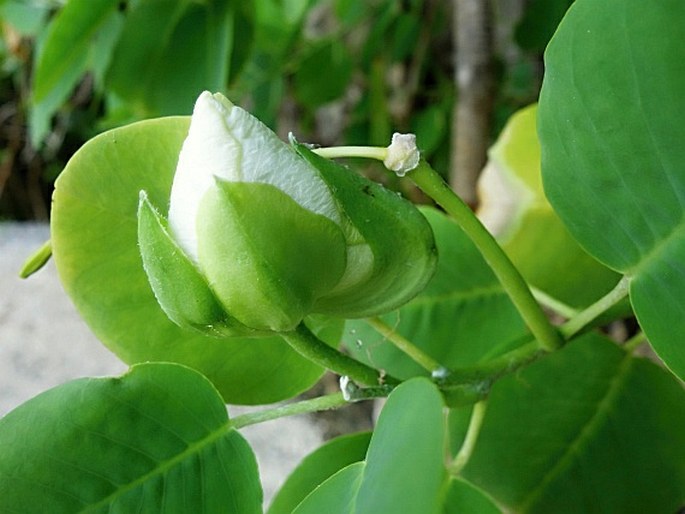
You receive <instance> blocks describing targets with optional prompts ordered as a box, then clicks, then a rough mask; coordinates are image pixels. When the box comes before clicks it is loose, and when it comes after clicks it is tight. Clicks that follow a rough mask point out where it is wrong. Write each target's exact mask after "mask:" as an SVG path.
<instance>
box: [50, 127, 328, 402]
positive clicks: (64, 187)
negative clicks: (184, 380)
mask: <svg viewBox="0 0 685 514" xmlns="http://www.w3.org/2000/svg"><path fill="white" fill-rule="evenodd" d="M188 123H189V119H188V118H166V119H159V120H151V121H145V122H140V123H137V124H134V125H129V126H127V127H122V128H119V129H115V130H112V131H110V132H106V133H104V134H101V135H99V136H97V137H96V138H94V139H92V140H91V141H89V142H88V143H87V144H86V145H84V146H83V148H81V149H80V150H79V151H78V152H77V153H76V154H75V155H74V157H73V158H72V159H71V160H70V162H69V163H68V164H67V167H66V168H65V170H64V172H63V173H62V174H61V175H60V177H59V178H58V180H57V181H56V184H55V193H54V197H53V207H52V217H51V228H52V244H53V255H54V258H55V264H56V265H57V270H58V272H59V274H60V277H61V279H62V283H63V285H64V288H65V290H66V291H67V293H68V294H69V295H70V296H71V298H72V300H73V301H74V303H75V305H76V307H77V308H78V310H79V312H80V313H81V315H82V316H83V318H84V319H85V320H86V322H87V323H88V324H89V325H90V327H91V329H92V330H93V331H94V332H95V334H96V335H97V336H98V337H99V338H100V339H101V340H102V341H103V342H104V343H105V344H106V345H107V346H108V347H109V348H110V349H111V350H112V351H113V352H114V353H116V354H117V355H118V356H119V357H120V358H122V359H123V360H124V361H126V362H128V363H135V362H144V361H159V360H163V361H172V362H179V363H182V364H185V365H188V366H190V367H192V368H195V369H198V370H200V371H201V372H202V373H204V374H205V375H206V376H207V377H208V378H209V379H210V380H211V381H212V382H213V383H214V384H215V385H216V387H217V389H219V391H220V392H221V394H222V395H223V396H224V399H225V400H226V401H227V402H231V403H269V402H274V401H278V400H281V399H285V398H289V397H292V396H294V395H296V394H298V393H300V392H301V391H303V390H305V389H307V388H309V387H310V386H311V385H312V384H313V383H314V382H315V381H316V380H317V379H318V378H319V377H320V376H321V373H322V371H323V370H322V369H321V368H320V367H319V366H316V365H314V364H312V363H310V362H309V361H307V360H305V359H303V358H302V357H300V356H299V355H298V354H297V353H295V352H294V351H293V350H291V349H290V347H289V346H288V344H287V343H286V342H285V341H283V340H282V339H281V338H278V337H272V338H264V339H238V338H221V339H217V338H213V337H209V336H203V335H201V334H197V333H195V332H193V331H189V330H184V329H181V328H179V327H178V326H176V325H175V324H174V323H172V322H171V321H170V320H169V319H168V318H167V316H166V315H165V314H164V312H163V311H162V310H161V308H160V307H159V304H158V303H157V300H156V299H155V296H154V294H153V292H152V289H151V288H150V285H149V283H148V279H147V276H146V274H145V271H144V269H143V264H142V259H141V256H140V252H139V250H138V241H137V240H138V237H137V217H136V213H137V203H138V194H139V192H140V191H141V190H145V191H146V192H147V193H148V196H149V198H150V201H151V202H152V203H153V204H154V205H167V203H168V200H169V194H170V190H171V182H172V179H173V174H174V171H175V169H176V160H177V158H178V154H179V151H180V148H181V144H182V142H183V140H184V139H185V136H186V134H187V131H188ZM317 327H318V329H317ZM314 328H315V329H317V331H318V332H319V333H318V335H319V336H323V337H324V339H325V340H327V341H331V342H335V341H337V340H338V337H339V334H340V332H339V324H338V323H331V322H329V321H323V322H319V323H317V324H316V325H315V327H314Z"/></svg>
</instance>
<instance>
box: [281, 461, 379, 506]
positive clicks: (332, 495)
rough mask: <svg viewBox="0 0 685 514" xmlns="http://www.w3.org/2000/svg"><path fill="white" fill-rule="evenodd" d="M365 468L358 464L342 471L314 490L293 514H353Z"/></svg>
mask: <svg viewBox="0 0 685 514" xmlns="http://www.w3.org/2000/svg"><path fill="white" fill-rule="evenodd" d="M364 467H365V465H364V463H363V462H356V463H354V464H350V465H349V466H347V467H345V468H343V469H341V470H340V471H338V472H337V473H335V474H334V475H333V476H332V477H330V478H328V479H327V480H326V481H325V482H324V483H322V484H321V485H320V486H319V487H317V488H316V489H314V491H312V493H311V494H310V495H309V496H307V497H306V498H305V499H304V501H303V502H302V503H301V504H300V505H298V506H297V508H296V509H295V510H294V511H292V512H293V514H321V513H322V512H325V513H326V514H352V513H353V512H354V501H355V498H356V495H357V492H358V491H359V484H360V483H361V479H362V476H363V474H364Z"/></svg>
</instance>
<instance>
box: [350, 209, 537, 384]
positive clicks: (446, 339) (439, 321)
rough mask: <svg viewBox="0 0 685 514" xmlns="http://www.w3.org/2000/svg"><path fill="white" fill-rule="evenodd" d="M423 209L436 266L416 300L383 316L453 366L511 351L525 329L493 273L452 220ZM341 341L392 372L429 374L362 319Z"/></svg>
mask: <svg viewBox="0 0 685 514" xmlns="http://www.w3.org/2000/svg"><path fill="white" fill-rule="evenodd" d="M421 212H422V213H423V214H424V215H425V216H426V218H427V219H428V222H429V223H430V225H431V227H432V229H433V233H434V235H435V242H436V245H437V248H438V256H439V259H438V269H437V271H436V273H435V275H434V276H433V278H432V279H431V281H430V282H429V284H428V286H426V288H425V289H424V290H423V291H422V292H421V293H420V294H419V295H418V296H417V297H416V298H415V299H414V300H412V301H411V302H409V303H407V304H406V305H404V306H403V307H401V308H400V309H399V310H398V311H396V312H394V313H390V314H387V315H384V316H382V319H383V320H384V321H385V322H386V323H387V324H388V325H390V326H391V327H393V328H394V330H395V331H396V332H397V333H399V334H401V335H403V336H404V337H406V338H407V339H409V340H410V341H411V342H412V343H414V344H415V345H416V346H418V347H419V348H421V349H422V350H423V351H424V352H426V353H427V354H428V355H430V356H431V357H433V359H435V360H436V361H438V362H440V363H441V364H442V365H443V366H446V367H448V368H452V369H457V368H463V367H466V366H469V365H472V364H476V363H478V362H481V361H483V360H485V359H488V358H491V357H494V356H497V355H499V354H501V353H502V352H503V351H506V350H507V349H512V344H511V343H513V344H516V340H517V339H519V338H521V337H522V336H524V335H525V334H526V333H527V331H526V328H525V325H524V324H523V321H522V320H521V318H520V316H519V315H518V313H517V311H516V309H515V308H514V306H513V304H512V303H511V301H510V300H509V298H508V296H507V294H506V293H505V292H504V289H502V286H501V285H500V283H499V282H498V280H497V277H495V275H494V274H493V273H492V271H491V270H490V268H489V267H488V265H487V264H486V263H485V261H484V260H483V258H482V257H481V255H480V253H479V252H478V250H477V249H476V247H475V246H474V245H473V243H471V241H470V240H469V238H468V237H467V236H466V235H465V234H464V233H463V231H462V230H461V229H460V228H459V227H458V226H457V224H456V223H454V222H453V221H452V220H451V219H450V218H448V217H447V216H445V215H444V214H442V213H440V212H439V211H437V210H435V209H429V208H424V209H422V210H421ZM493 319H496V320H497V323H493V322H492V320H493ZM344 342H345V344H346V346H347V347H348V348H349V349H350V351H351V352H352V353H353V354H354V356H355V357H356V358H358V359H361V360H364V361H365V362H368V363H373V365H375V366H378V367H380V368H382V369H384V370H386V371H387V372H388V373H390V374H391V375H393V376H397V377H400V378H408V377H411V376H415V375H419V374H426V373H427V372H426V370H423V369H422V368H420V367H419V366H418V364H416V363H415V362H414V361H412V360H410V359H409V357H407V356H406V355H405V354H404V353H402V352H400V351H399V350H398V349H397V348H395V346H394V345H392V344H391V343H389V342H388V341H386V340H385V337H383V336H382V335H380V334H379V333H377V332H376V331H375V330H374V329H372V328H371V327H370V325H369V324H368V323H366V322H365V321H362V320H359V321H356V320H349V321H348V322H347V324H346V330H345V334H344Z"/></svg>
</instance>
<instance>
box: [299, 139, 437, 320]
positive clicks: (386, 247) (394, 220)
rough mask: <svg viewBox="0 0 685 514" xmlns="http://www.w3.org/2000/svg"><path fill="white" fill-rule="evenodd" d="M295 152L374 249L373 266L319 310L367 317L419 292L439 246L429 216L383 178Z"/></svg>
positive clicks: (318, 306)
mask: <svg viewBox="0 0 685 514" xmlns="http://www.w3.org/2000/svg"><path fill="white" fill-rule="evenodd" d="M295 149H296V150H297V152H298V153H299V154H300V155H301V156H302V157H304V158H305V159H306V160H307V161H309V163H310V164H312V165H313V166H314V167H315V168H316V169H317V170H319V173H320V176H321V178H322V179H323V180H324V181H325V182H326V183H327V184H328V186H329V188H330V189H331V191H333V192H334V196H335V198H336V200H337V202H338V203H339V205H340V207H341V211H343V212H344V213H345V214H346V215H347V217H348V220H347V221H348V222H349V223H351V224H352V225H353V226H354V228H355V229H356V230H357V231H358V232H359V234H361V236H362V238H363V240H364V241H365V243H366V244H367V245H368V246H369V248H370V250H371V253H372V254H373V269H372V271H371V273H369V274H368V276H367V277H366V278H365V279H364V280H363V281H362V282H360V283H358V284H356V285H354V286H352V287H350V288H348V289H343V290H336V291H333V292H332V293H331V294H328V295H326V296H324V297H322V298H320V299H319V300H318V301H317V303H316V306H315V311H316V312H321V313H326V314H332V315H336V316H341V317H345V318H365V317H369V316H375V315H377V314H382V313H385V312H388V311H391V310H393V309H395V308H397V307H399V306H401V305H403V304H404V303H406V302H408V301H409V300H411V299H412V298H413V297H414V296H416V295H417V294H418V293H419V292H420V291H421V290H422V289H423V288H424V287H425V286H426V284H427V283H428V281H429V280H430V279H431V277H432V276H433V274H434V273H435V269H436V265H437V256H438V254H437V248H436V246H435V240H434V238H433V232H432V230H431V227H430V225H429V224H428V221H426V218H425V217H424V216H423V215H422V214H421V213H420V212H419V211H418V209H416V207H415V206H414V205H413V204H411V203H410V202H409V201H407V200H405V199H404V198H402V197H401V196H399V195H398V194H397V193H395V192H393V191H390V190H388V189H385V188H384V187H383V186H381V185H380V184H377V183H375V182H372V181H370V180H367V179H365V178H363V177H361V176H359V175H357V174H356V173H354V172H352V171H350V170H348V169H346V168H344V167H343V166H341V165H339V164H337V163H335V162H333V161H331V160H328V159H324V158H323V157H320V156H318V155H316V154H314V153H313V152H311V151H310V150H309V149H308V148H307V147H306V146H304V145H301V144H297V143H296V144H295Z"/></svg>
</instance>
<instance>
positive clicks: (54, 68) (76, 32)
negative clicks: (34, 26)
mask: <svg viewBox="0 0 685 514" xmlns="http://www.w3.org/2000/svg"><path fill="white" fill-rule="evenodd" d="M117 5H118V2H117V1H116V0H71V1H70V2H68V3H67V4H66V5H65V6H64V8H63V9H62V10H61V11H60V12H59V13H58V14H57V16H55V18H54V19H53V20H52V22H51V23H50V28H49V29H48V33H47V35H46V38H45V42H44V43H43V47H42V49H41V52H40V55H39V57H38V62H37V63H36V75H35V78H34V83H33V101H34V102H41V101H42V100H43V99H45V98H46V97H47V96H48V94H50V92H51V91H52V90H54V89H56V88H57V87H64V88H65V89H69V90H70V89H71V88H72V87H73V86H74V85H75V83H76V80H77V79H78V78H80V74H82V73H83V72H84V71H85V64H86V62H87V56H88V51H89V47H90V45H91V43H92V40H93V38H94V37H95V35H96V34H97V31H98V29H99V28H100V26H101V25H102V24H103V23H105V22H106V21H107V19H108V18H109V17H110V15H111V14H112V12H114V10H115V9H116V7H117ZM76 70H78V72H77V71H76ZM65 82H70V85H69V87H68V88H67V87H66V86H62V85H61V83H65Z"/></svg>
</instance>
